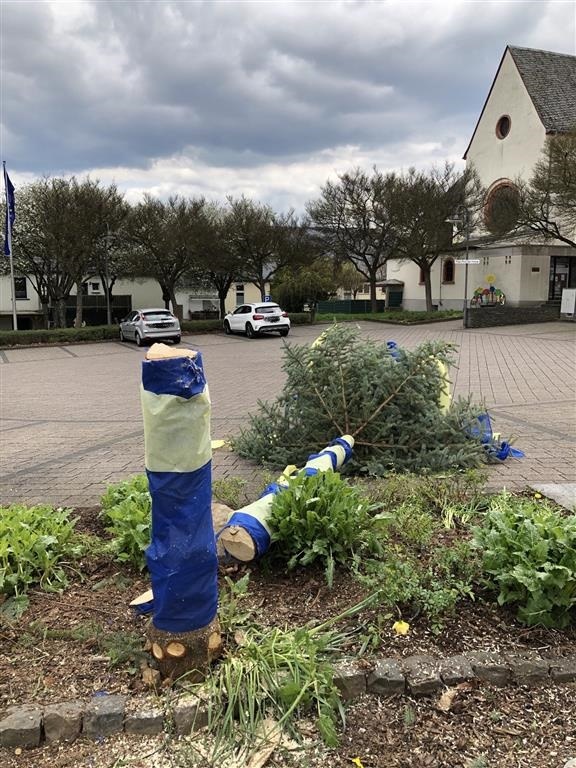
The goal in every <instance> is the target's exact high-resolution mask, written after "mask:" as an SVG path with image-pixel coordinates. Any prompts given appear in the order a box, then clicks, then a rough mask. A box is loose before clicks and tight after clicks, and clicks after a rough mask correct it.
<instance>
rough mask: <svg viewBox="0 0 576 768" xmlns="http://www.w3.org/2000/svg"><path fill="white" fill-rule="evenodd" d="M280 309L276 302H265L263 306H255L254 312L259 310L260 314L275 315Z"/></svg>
mask: <svg viewBox="0 0 576 768" xmlns="http://www.w3.org/2000/svg"><path fill="white" fill-rule="evenodd" d="M279 311H280V307H279V306H278V304H266V305H265V306H263V307H256V312H260V314H262V315H275V314H276V313H277V312H279Z"/></svg>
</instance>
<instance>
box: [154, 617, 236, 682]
mask: <svg viewBox="0 0 576 768" xmlns="http://www.w3.org/2000/svg"><path fill="white" fill-rule="evenodd" d="M146 635H147V637H148V640H149V641H150V643H151V653H152V656H153V657H154V659H155V661H156V664H157V665H158V669H159V670H160V674H161V675H162V678H163V679H165V680H166V679H168V680H172V681H175V680H177V679H178V678H179V677H182V675H186V678H185V679H186V682H188V683H198V682H200V681H201V680H203V679H204V678H205V677H206V672H207V670H208V667H209V666H210V663H211V662H212V661H214V659H217V658H218V657H219V656H220V655H221V654H222V635H221V634H220V622H219V621H218V619H217V618H216V619H214V620H213V621H211V622H210V624H208V626H207V627H202V628H201V629H196V630H194V631H193V632H178V633H173V632H164V631H163V630H161V629H158V628H157V627H155V626H154V624H153V623H152V622H150V624H149V625H148V629H147V631H146Z"/></svg>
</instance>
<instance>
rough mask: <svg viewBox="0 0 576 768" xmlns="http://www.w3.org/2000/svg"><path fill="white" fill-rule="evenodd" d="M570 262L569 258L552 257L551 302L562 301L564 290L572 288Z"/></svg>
mask: <svg viewBox="0 0 576 768" xmlns="http://www.w3.org/2000/svg"><path fill="white" fill-rule="evenodd" d="M570 262H571V259H570V257H569V256H551V257H550V283H549V287H548V299H549V300H553V299H556V300H560V299H561V298H562V291H563V290H564V288H568V287H569V286H570Z"/></svg>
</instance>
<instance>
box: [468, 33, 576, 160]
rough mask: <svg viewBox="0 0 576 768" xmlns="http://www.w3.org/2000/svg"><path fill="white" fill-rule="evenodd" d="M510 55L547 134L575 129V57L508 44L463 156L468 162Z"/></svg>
mask: <svg viewBox="0 0 576 768" xmlns="http://www.w3.org/2000/svg"><path fill="white" fill-rule="evenodd" d="M508 52H510V55H511V57H512V60H513V61H514V64H515V65H516V69H517V70H518V74H519V75H520V77H521V78H522V82H523V83H524V86H525V88H526V91H527V93H528V95H529V96H530V99H531V100H532V103H533V104H534V108H535V109H536V112H537V113H538V116H539V117H540V120H541V121H542V125H543V126H544V129H545V130H546V133H567V132H568V131H570V130H572V129H574V128H576V56H571V55H569V54H566V53H554V52H553V51H541V50H538V49H537V48H520V47H518V46H514V45H508V46H506V50H505V51H504V54H503V56H502V59H501V60H500V64H499V65H498V70H497V72H496V75H495V77H494V80H493V81H492V85H491V86H490V91H489V92H488V96H487V97H486V101H485V102H484V106H483V107H482V112H481V113H480V117H479V118H478V121H477V123H476V126H475V127H474V132H473V134H472V138H471V139H470V143H469V144H468V146H467V148H466V152H465V153H464V159H466V155H467V154H468V150H469V149H470V145H471V144H472V142H473V140H474V136H475V135H476V131H477V130H478V125H479V123H480V120H481V119H482V115H483V114H484V110H485V109H486V104H487V103H488V100H489V99H490V95H491V93H492V90H493V88H494V83H495V82H496V80H497V79H498V75H499V74H500V69H501V68H502V62H503V61H504V58H505V56H506V54H507V53H508Z"/></svg>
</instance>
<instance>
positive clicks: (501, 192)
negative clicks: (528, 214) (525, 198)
mask: <svg viewBox="0 0 576 768" xmlns="http://www.w3.org/2000/svg"><path fill="white" fill-rule="evenodd" d="M519 204H520V201H519V196H518V190H517V189H516V187H515V186H514V184H512V182H510V181H506V182H503V183H501V184H498V185H497V186H495V187H494V188H493V189H492V190H491V191H490V192H489V193H488V196H487V198H486V202H485V204H484V220H485V222H486V227H487V228H488V229H489V230H490V232H492V234H493V235H505V234H506V233H507V232H509V231H510V230H511V229H512V228H513V227H514V225H515V224H516V222H517V221H518V208H519Z"/></svg>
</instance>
